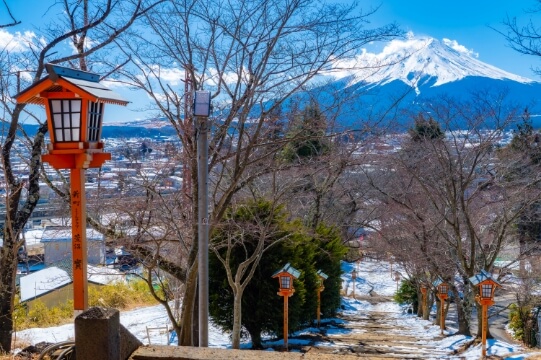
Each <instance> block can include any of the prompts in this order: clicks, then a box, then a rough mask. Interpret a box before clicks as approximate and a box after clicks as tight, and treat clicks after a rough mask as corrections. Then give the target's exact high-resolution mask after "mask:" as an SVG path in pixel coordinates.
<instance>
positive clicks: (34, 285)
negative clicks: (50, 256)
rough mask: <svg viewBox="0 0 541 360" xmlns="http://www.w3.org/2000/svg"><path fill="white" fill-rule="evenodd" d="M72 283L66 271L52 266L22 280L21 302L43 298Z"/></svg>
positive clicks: (23, 277)
mask: <svg viewBox="0 0 541 360" xmlns="http://www.w3.org/2000/svg"><path fill="white" fill-rule="evenodd" d="M71 282H72V280H71V277H70V276H69V275H68V273H67V272H66V271H65V270H62V269H60V268H58V267H56V266H52V267H49V268H46V269H43V270H40V271H36V272H34V273H32V274H29V275H26V276H22V277H21V278H20V287H21V302H24V301H28V300H32V299H35V298H38V297H40V296H43V295H45V294H47V293H49V292H51V291H53V290H56V289H59V288H61V287H63V286H66V285H68V284H70V283H71Z"/></svg>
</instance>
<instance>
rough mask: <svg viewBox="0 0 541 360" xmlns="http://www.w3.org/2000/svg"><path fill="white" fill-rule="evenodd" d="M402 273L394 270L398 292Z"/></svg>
mask: <svg viewBox="0 0 541 360" xmlns="http://www.w3.org/2000/svg"><path fill="white" fill-rule="evenodd" d="M400 277H401V275H400V273H399V272H398V271H395V272H394V281H396V292H398V284H399V282H400Z"/></svg>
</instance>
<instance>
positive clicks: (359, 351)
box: [300, 297, 451, 359]
mask: <svg viewBox="0 0 541 360" xmlns="http://www.w3.org/2000/svg"><path fill="white" fill-rule="evenodd" d="M352 301H353V302H355V300H352ZM356 302H361V303H365V305H366V306H363V310H362V311H351V310H347V309H346V310H345V311H344V314H343V315H341V316H340V318H339V319H340V320H341V321H339V322H338V323H331V324H327V326H325V327H322V329H321V334H320V336H316V337H314V338H311V336H310V335H301V336H300V338H303V337H304V339H306V340H310V341H309V343H310V345H308V346H304V347H303V348H302V351H306V352H308V353H313V352H318V353H328V354H348V355H356V356H359V357H370V358H379V359H396V358H400V359H430V358H432V359H443V358H447V357H449V356H450V355H451V354H449V351H445V350H442V349H441V348H440V347H441V344H439V342H437V343H435V342H434V340H435V339H434V335H435V333H436V332H437V331H439V330H438V329H437V327H435V326H433V325H431V324H429V323H427V322H424V321H420V320H418V319H416V318H415V317H414V316H405V315H404V314H403V313H402V310H401V309H400V307H399V306H398V305H396V304H395V303H394V302H392V299H390V298H388V297H364V298H362V297H357V300H356ZM412 325H414V326H412ZM443 338H444V337H443V336H438V337H437V338H436V339H438V340H442V339H443ZM437 345H439V346H440V347H438V346H437Z"/></svg>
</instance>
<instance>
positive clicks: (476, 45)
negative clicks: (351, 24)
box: [360, 0, 541, 81]
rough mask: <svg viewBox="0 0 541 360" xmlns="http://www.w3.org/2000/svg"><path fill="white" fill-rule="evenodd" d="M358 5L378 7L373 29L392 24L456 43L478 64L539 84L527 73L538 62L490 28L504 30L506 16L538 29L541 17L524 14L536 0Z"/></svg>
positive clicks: (401, 0)
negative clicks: (384, 24)
mask: <svg viewBox="0 0 541 360" xmlns="http://www.w3.org/2000/svg"><path fill="white" fill-rule="evenodd" d="M360 4H361V6H364V5H363V4H369V5H371V6H378V5H379V6H380V8H379V10H378V11H377V12H376V14H375V15H374V17H373V19H374V22H373V24H374V25H379V24H383V23H385V22H388V21H396V22H397V23H398V24H399V25H400V26H401V27H402V28H403V29H404V30H406V31H411V32H413V33H414V34H415V35H426V36H431V37H434V38H436V39H439V40H441V39H443V38H448V39H451V40H456V41H457V42H458V43H459V44H461V45H463V46H465V47H466V48H468V49H470V50H472V51H473V52H475V53H476V54H478V59H479V60H481V61H484V62H486V63H489V64H490V65H494V66H496V67H499V68H501V69H503V70H506V71H509V72H511V73H514V74H516V75H521V76H524V77H527V78H530V79H532V80H537V81H541V77H540V76H538V75H536V74H535V73H534V72H533V71H532V70H531V68H532V67H533V68H535V67H541V58H536V57H533V56H526V55H522V54H519V53H518V52H516V51H514V50H512V49H511V48H510V47H509V46H508V45H507V43H506V41H505V39H504V38H503V36H502V35H500V34H499V33H497V32H496V31H494V30H493V29H491V28H490V27H494V28H497V29H500V30H502V31H503V30H505V28H504V26H503V25H502V21H503V20H504V19H505V18H506V16H509V17H517V20H518V21H519V23H523V24H526V23H527V21H528V20H529V19H530V18H532V20H534V21H536V20H537V23H538V25H539V26H541V16H539V15H536V14H531V13H526V11H527V10H529V9H533V8H535V7H536V6H539V3H538V2H537V1H536V0H362V1H361V2H360ZM367 8H368V7H367Z"/></svg>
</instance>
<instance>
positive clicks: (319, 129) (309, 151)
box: [283, 101, 329, 162]
mask: <svg viewBox="0 0 541 360" xmlns="http://www.w3.org/2000/svg"><path fill="white" fill-rule="evenodd" d="M295 109H296V108H295ZM295 109H293V110H292V112H293V119H292V129H291V131H290V132H289V133H288V134H287V137H288V138H289V139H291V140H290V142H289V143H288V144H287V146H286V147H285V149H284V151H283V157H284V159H285V160H286V161H289V162H291V161H295V160H296V159H310V158H313V157H316V156H320V155H323V154H326V153H327V152H328V150H329V144H328V141H327V140H326V138H325V133H326V129H327V119H326V117H325V115H323V113H322V112H321V109H320V108H319V105H318V104H317V103H316V102H314V101H312V102H310V104H309V105H308V106H306V108H304V110H302V111H298V110H295Z"/></svg>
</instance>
